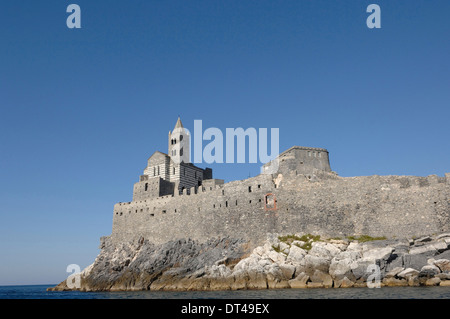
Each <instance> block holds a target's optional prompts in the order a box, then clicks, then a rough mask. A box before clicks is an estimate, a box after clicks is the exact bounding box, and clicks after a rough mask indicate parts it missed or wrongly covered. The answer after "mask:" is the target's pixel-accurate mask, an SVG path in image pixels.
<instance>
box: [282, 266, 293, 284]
mask: <svg viewBox="0 0 450 319" xmlns="http://www.w3.org/2000/svg"><path fill="white" fill-rule="evenodd" d="M280 269H281V272H282V273H283V275H284V277H285V278H286V279H288V280H289V279H292V277H294V274H295V266H292V265H288V264H282V265H280Z"/></svg>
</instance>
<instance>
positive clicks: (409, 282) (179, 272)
mask: <svg viewBox="0 0 450 319" xmlns="http://www.w3.org/2000/svg"><path fill="white" fill-rule="evenodd" d="M449 245H450V233H444V234H439V235H433V236H425V237H421V238H417V239H385V238H372V237H368V236H360V237H358V238H353V237H350V238H334V239H324V238H320V237H319V236H312V235H302V234H296V235H288V236H278V235H276V234H268V236H267V240H266V241H265V242H261V245H260V246H256V247H255V246H251V244H250V243H249V242H247V241H245V240H242V239H236V238H229V237H227V238H219V239H217V238H216V239H210V240H208V241H206V242H199V241H195V240H191V239H182V240H176V241H169V242H166V243H164V244H159V245H155V244H152V243H151V242H149V241H148V240H146V239H144V238H140V239H139V240H137V241H134V242H127V243H114V241H112V240H111V239H110V237H102V239H101V245H100V248H101V252H100V254H99V255H98V257H97V258H96V260H95V262H94V263H93V264H92V265H90V266H89V267H87V268H86V269H85V270H84V271H83V272H82V273H81V274H80V277H81V285H80V286H79V287H77V288H74V289H77V290H81V291H106V290H108V291H120V290H226V289H232V290H237V289H268V288H315V287H330V288H331V287H335V288H338V287H342V288H343V287H366V286H370V287H374V286H377V284H378V283H379V286H385V285H386V286H421V285H441V286H448V285H450V247H449ZM49 290H58V291H59V290H69V287H68V285H67V282H66V280H65V281H63V282H61V283H60V284H59V285H57V286H56V287H54V288H50V289H49Z"/></svg>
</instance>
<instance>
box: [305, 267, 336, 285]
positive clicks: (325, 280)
mask: <svg viewBox="0 0 450 319" xmlns="http://www.w3.org/2000/svg"><path fill="white" fill-rule="evenodd" d="M309 279H310V280H311V281H312V282H313V283H322V285H323V287H324V288H331V287H333V279H332V278H331V276H330V275H329V274H327V273H324V272H322V271H320V270H316V271H315V272H314V274H313V275H312V276H310V278H309Z"/></svg>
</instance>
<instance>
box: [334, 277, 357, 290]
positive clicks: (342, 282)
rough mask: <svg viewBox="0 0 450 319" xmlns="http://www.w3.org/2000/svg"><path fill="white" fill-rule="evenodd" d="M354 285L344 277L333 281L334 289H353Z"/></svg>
mask: <svg viewBox="0 0 450 319" xmlns="http://www.w3.org/2000/svg"><path fill="white" fill-rule="evenodd" d="M354 285H355V283H354V282H353V281H351V280H350V279H348V278H347V277H344V278H342V279H339V280H334V287H335V288H350V287H353V286H354Z"/></svg>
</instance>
